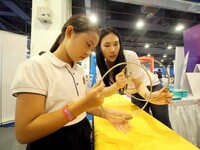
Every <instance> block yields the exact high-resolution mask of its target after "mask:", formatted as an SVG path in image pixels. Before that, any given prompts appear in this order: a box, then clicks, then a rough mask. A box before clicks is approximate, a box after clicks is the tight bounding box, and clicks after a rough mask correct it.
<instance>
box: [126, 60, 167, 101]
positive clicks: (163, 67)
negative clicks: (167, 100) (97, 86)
mask: <svg viewBox="0 0 200 150" xmlns="http://www.w3.org/2000/svg"><path fill="white" fill-rule="evenodd" d="M138 60H153V61H154V62H156V63H158V64H159V65H160V66H161V67H162V68H163V69H164V70H165V72H166V74H167V77H168V81H167V85H166V87H167V88H168V89H169V83H170V78H169V73H168V71H167V69H166V68H165V66H164V65H163V64H162V63H161V62H159V61H157V60H155V59H151V58H146V57H145V58H139V59H135V60H133V62H135V61H138ZM141 67H142V66H141ZM168 89H167V90H168ZM125 91H126V93H127V94H128V95H129V96H131V97H132V98H134V99H136V100H139V101H146V99H140V98H137V97H135V96H133V95H132V94H130V93H129V92H128V91H127V90H125Z"/></svg>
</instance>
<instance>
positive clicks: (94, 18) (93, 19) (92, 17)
mask: <svg viewBox="0 0 200 150" xmlns="http://www.w3.org/2000/svg"><path fill="white" fill-rule="evenodd" d="M90 21H91V22H92V23H96V22H97V17H96V16H95V15H91V16H90Z"/></svg>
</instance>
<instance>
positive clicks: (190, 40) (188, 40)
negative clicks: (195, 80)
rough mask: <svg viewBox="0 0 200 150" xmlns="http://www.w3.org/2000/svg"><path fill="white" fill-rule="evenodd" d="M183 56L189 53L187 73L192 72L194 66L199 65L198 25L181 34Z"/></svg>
mask: <svg viewBox="0 0 200 150" xmlns="http://www.w3.org/2000/svg"><path fill="white" fill-rule="evenodd" d="M183 39H184V49H185V54H187V52H188V51H189V58H188V65H187V72H193V70H194V67H195V65H196V64H200V24H198V25H196V26H194V27H192V28H190V29H187V30H186V31H184V33H183Z"/></svg>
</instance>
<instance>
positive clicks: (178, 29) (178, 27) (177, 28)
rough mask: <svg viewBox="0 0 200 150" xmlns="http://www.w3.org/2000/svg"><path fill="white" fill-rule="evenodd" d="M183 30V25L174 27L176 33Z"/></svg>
mask: <svg viewBox="0 0 200 150" xmlns="http://www.w3.org/2000/svg"><path fill="white" fill-rule="evenodd" d="M184 28H185V26H184V25H183V24H180V23H179V24H178V25H177V26H176V31H182V30H183V29H184Z"/></svg>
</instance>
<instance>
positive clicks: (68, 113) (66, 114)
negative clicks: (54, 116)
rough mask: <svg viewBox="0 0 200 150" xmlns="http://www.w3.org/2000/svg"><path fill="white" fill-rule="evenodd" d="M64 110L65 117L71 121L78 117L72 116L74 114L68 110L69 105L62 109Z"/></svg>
mask: <svg viewBox="0 0 200 150" xmlns="http://www.w3.org/2000/svg"><path fill="white" fill-rule="evenodd" d="M62 112H63V114H64V116H65V118H66V119H67V120H68V121H69V122H70V121H73V120H74V119H76V117H74V116H72V114H71V113H70V112H69V110H68V106H65V107H64V108H63V109H62Z"/></svg>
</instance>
